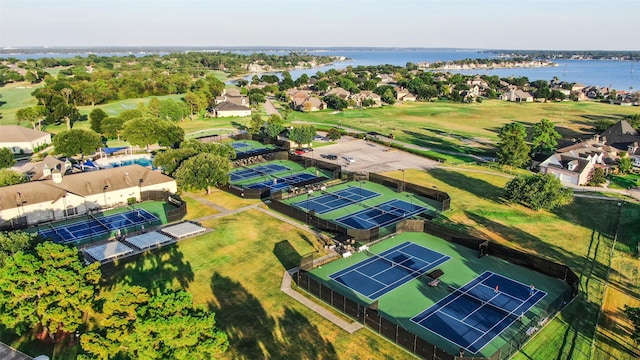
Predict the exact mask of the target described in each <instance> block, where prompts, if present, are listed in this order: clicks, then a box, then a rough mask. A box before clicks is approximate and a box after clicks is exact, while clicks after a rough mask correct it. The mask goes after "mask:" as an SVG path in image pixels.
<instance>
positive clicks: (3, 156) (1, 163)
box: [0, 147, 16, 169]
mask: <svg viewBox="0 0 640 360" xmlns="http://www.w3.org/2000/svg"><path fill="white" fill-rule="evenodd" d="M15 164H16V159H15V158H14V157H13V151H11V149H9V148H6V147H3V148H0V169H4V168H9V167H12V166H13V165H15Z"/></svg>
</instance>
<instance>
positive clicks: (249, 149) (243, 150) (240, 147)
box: [231, 141, 269, 156]
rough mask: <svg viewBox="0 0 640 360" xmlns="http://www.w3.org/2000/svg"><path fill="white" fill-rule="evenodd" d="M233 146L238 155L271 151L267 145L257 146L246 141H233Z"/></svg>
mask: <svg viewBox="0 0 640 360" xmlns="http://www.w3.org/2000/svg"><path fill="white" fill-rule="evenodd" d="M231 146H233V149H234V150H235V151H236V156H237V155H251V154H259V153H265V152H269V149H267V148H266V147H258V148H255V147H253V145H251V144H247V143H244V142H238V141H234V142H232V143H231Z"/></svg>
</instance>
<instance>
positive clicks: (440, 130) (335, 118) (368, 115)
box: [289, 100, 640, 153]
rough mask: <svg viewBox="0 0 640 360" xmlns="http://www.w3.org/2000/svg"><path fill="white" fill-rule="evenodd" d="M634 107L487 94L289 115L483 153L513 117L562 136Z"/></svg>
mask: <svg viewBox="0 0 640 360" xmlns="http://www.w3.org/2000/svg"><path fill="white" fill-rule="evenodd" d="M638 112H640V111H639V110H638V109H637V108H631V107H624V106H614V105H609V104H602V103H595V102H559V103H557V102H549V103H526V104H516V103H512V102H507V101H500V100H486V101H483V102H482V103H481V104H478V103H475V104H461V103H454V102H448V101H436V102H429V103H424V102H415V103H411V102H410V103H403V104H397V105H393V106H383V107H381V108H375V109H363V110H347V111H343V112H339V113H334V112H332V111H330V110H326V111H321V112H312V113H301V112H294V113H292V114H291V115H290V117H289V119H290V120H292V121H307V122H312V123H320V124H327V125H332V126H339V127H345V128H353V129H357V130H362V131H366V132H369V131H376V132H378V133H380V134H383V135H388V134H393V135H394V137H395V138H396V139H397V140H400V141H404V142H407V143H411V144H415V145H421V146H427V147H435V148H440V149H444V150H450V151H459V152H471V153H483V152H486V151H490V150H492V147H493V145H492V144H494V143H495V142H496V141H497V135H498V131H499V130H500V128H501V127H502V126H504V125H505V124H508V123H511V122H514V121H518V122H522V123H524V124H525V125H533V124H534V123H537V122H539V121H540V120H541V119H543V118H546V119H549V120H551V121H552V122H553V123H554V124H555V125H556V130H557V131H558V132H559V133H560V134H561V135H563V136H564V137H575V136H579V135H584V134H585V133H589V132H591V128H592V126H593V123H594V122H595V121H596V120H599V119H607V120H612V121H617V120H620V119H622V118H623V117H624V116H626V115H630V114H635V113H638Z"/></svg>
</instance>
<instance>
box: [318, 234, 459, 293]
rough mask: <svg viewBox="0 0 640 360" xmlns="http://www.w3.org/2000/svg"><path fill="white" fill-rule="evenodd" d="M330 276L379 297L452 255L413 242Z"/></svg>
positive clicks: (405, 243)
mask: <svg viewBox="0 0 640 360" xmlns="http://www.w3.org/2000/svg"><path fill="white" fill-rule="evenodd" d="M367 255H368V256H370V257H369V258H367V259H365V260H363V261H360V262H359V263H357V264H354V265H351V266H349V267H348V268H346V269H343V270H340V271H338V272H336V273H334V274H331V275H329V278H330V279H333V280H335V281H337V282H338V283H340V284H342V285H344V286H346V287H348V288H349V289H351V290H353V291H356V292H358V293H360V294H362V295H364V296H366V297H367V298H369V299H372V300H375V299H377V298H379V297H380V296H382V295H384V294H386V293H388V292H389V291H391V290H393V289H395V288H397V287H399V286H401V285H403V284H405V283H407V282H408V281H410V280H412V279H415V278H417V277H419V276H420V275H422V274H424V273H426V272H428V271H429V270H431V269H433V268H435V267H436V266H438V265H440V264H442V263H444V262H445V261H447V260H449V259H450V258H451V257H450V256H447V255H443V254H441V253H439V252H437V251H433V250H430V249H427V248H425V247H423V246H420V245H418V244H415V243H413V242H411V241H407V242H404V243H402V244H400V245H397V246H395V247H393V248H391V249H388V250H385V251H383V252H381V253H379V254H373V253H367Z"/></svg>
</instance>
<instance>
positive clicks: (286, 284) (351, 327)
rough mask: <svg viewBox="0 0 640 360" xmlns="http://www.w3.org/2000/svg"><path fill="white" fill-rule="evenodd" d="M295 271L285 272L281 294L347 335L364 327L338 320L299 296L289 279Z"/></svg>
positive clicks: (325, 310) (320, 307)
mask: <svg viewBox="0 0 640 360" xmlns="http://www.w3.org/2000/svg"><path fill="white" fill-rule="evenodd" d="M296 271H297V269H296V268H294V269H291V270H289V271H285V272H284V276H283V277H282V284H281V285H280V290H282V292H284V293H285V294H287V295H289V296H291V297H292V298H294V299H296V300H297V301H298V302H300V303H301V304H302V305H304V306H306V307H308V308H309V309H311V310H313V311H314V312H315V313H317V314H318V315H320V316H322V317H324V318H325V319H327V320H329V321H331V322H332V323H334V324H335V325H337V326H339V327H340V328H342V329H343V330H345V331H346V332H348V333H349V334H352V333H354V332H356V331H358V330H360V329H362V328H363V327H364V325H362V324H360V323H359V322H355V321H354V322H352V323H349V322H347V321H344V320H343V319H341V318H339V317H338V316H336V315H335V314H333V313H332V312H330V311H329V310H327V309H325V308H324V307H322V306H320V305H318V304H317V303H315V302H313V301H311V300H309V298H307V297H306V296H304V295H302V294H300V293H299V292H297V291H295V290H293V289H292V288H291V281H292V280H293V279H292V278H291V275H292V274H293V273H295V272H296Z"/></svg>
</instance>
